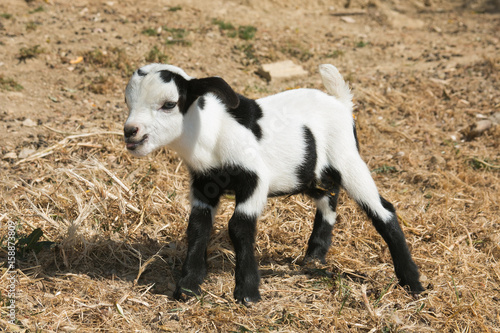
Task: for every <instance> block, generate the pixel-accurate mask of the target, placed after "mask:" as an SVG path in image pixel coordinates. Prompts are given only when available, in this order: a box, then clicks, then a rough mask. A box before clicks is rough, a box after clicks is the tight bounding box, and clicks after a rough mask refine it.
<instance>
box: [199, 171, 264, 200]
mask: <svg viewBox="0 0 500 333" xmlns="http://www.w3.org/2000/svg"><path fill="white" fill-rule="evenodd" d="M190 174H191V187H192V190H193V196H194V197H195V198H196V199H197V200H200V201H201V202H204V203H206V204H208V205H210V206H212V207H215V206H217V204H218V202H219V198H220V196H221V195H222V194H224V193H225V192H227V191H231V192H234V193H235V196H236V203H237V204H238V203H240V202H245V201H246V200H247V199H248V198H249V197H250V196H251V195H252V194H253V192H254V190H255V188H256V187H257V184H258V180H259V178H258V176H257V174H256V173H255V172H253V171H250V170H248V169H246V168H244V167H242V166H237V165H228V166H224V167H222V168H213V169H210V170H207V171H204V172H199V171H193V170H190Z"/></svg>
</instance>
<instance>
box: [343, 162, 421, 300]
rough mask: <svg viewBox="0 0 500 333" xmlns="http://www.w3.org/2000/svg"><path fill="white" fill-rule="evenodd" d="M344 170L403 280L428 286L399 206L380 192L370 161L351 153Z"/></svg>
mask: <svg viewBox="0 0 500 333" xmlns="http://www.w3.org/2000/svg"><path fill="white" fill-rule="evenodd" d="M340 173H341V177H342V181H341V184H342V187H344V188H345V190H346V191H347V193H348V194H349V195H350V196H351V197H352V198H353V199H354V200H356V202H357V203H358V204H359V205H360V206H361V207H362V208H363V210H364V211H365V212H366V213H367V214H368V216H369V217H370V219H371V220H372V223H373V225H374V226H375V229H376V230H377V231H378V233H379V234H380V235H381V236H382V238H383V239H384V240H385V242H386V243H387V245H388V247H389V251H390V253H391V257H392V261H393V263H394V270H395V272H396V276H397V277H398V279H399V284H400V285H402V286H408V287H409V288H410V291H411V292H412V293H420V292H422V291H423V290H424V288H423V287H422V285H421V284H420V281H419V272H418V267H417V265H416V264H415V262H414V261H413V259H412V257H411V254H410V250H409V249H408V245H407V244H406V239H405V236H404V234H403V231H402V230H401V227H400V226H399V222H398V218H397V215H396V210H395V209H394V206H393V205H392V204H391V203H390V202H388V201H387V200H385V199H384V198H382V197H381V196H380V195H379V193H378V190H377V188H376V186H375V182H374V181H373V179H372V177H371V175H370V171H369V170H368V167H367V166H366V164H365V163H364V162H363V160H362V159H361V157H359V155H357V156H351V158H350V159H349V163H348V167H345V168H343V170H342V171H341V172H340Z"/></svg>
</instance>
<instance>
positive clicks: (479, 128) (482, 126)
mask: <svg viewBox="0 0 500 333" xmlns="http://www.w3.org/2000/svg"><path fill="white" fill-rule="evenodd" d="M492 126H493V121H491V120H490V119H484V120H479V121H478V122H476V123H475V124H473V125H472V126H470V128H469V131H468V132H467V133H466V134H465V136H466V138H467V140H472V139H474V138H475V137H477V136H480V135H481V134H483V133H484V132H485V131H487V130H489V129H490V128H491V127H492Z"/></svg>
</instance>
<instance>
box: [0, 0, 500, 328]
mask: <svg viewBox="0 0 500 333" xmlns="http://www.w3.org/2000/svg"><path fill="white" fill-rule="evenodd" d="M499 10H500V5H499V2H498V1H495V0H493V1H465V0H464V1H443V0H426V1H424V0H422V1H417V0H412V1H402V0H401V1H400V0H392V1H385V0H371V1H363V0H352V1H347V0H342V1H340V0H331V1H328V0H310V1H307V2H305V1H298V0H291V1H285V0H273V1H265V0H256V1H249V0H226V1H223V0H215V1H210V2H209V1H201V0H187V1H153V0H146V1H141V2H134V1H130V0H126V1H115V0H112V1H92V0H76V1H67V2H66V1H57V0H47V1H40V0H30V1H22V0H2V1H1V2H0V142H1V145H0V199H1V201H0V221H1V226H2V227H1V229H0V242H1V244H0V276H1V285H0V292H1V294H0V304H1V306H2V308H1V310H0V330H5V331H12V332H70V331H71V332H101V331H102V332H161V331H172V332H209V331H213V332H215V331H217V332H219V331H221V332H270V331H278V332H358V331H359V332H500V266H499V263H498V262H499V260H500V231H499V230H500V217H499V215H500V214H499V213H500V212H499V191H500V182H499V178H500V174H499V169H500V154H499V151H500V149H499V138H500V126H499V125H498V122H499V121H500V119H499V118H500V116H499V112H500V75H499V69H500V51H499V48H500V41H499V38H500V14H499ZM288 59H289V60H292V61H293V62H294V63H296V64H299V65H301V66H302V67H303V68H304V69H305V70H306V71H308V73H309V75H307V76H302V77H296V78H292V79H289V80H281V81H275V80H271V81H270V82H267V81H266V80H264V79H263V78H262V77H259V76H258V75H257V74H256V71H257V69H258V68H259V67H260V66H261V65H262V64H266V63H271V62H275V61H280V60H288ZM149 62H168V63H171V64H174V65H177V66H179V67H182V68H183V69H184V70H185V71H186V72H187V73H188V74H189V75H191V76H195V77H203V76H212V75H218V76H221V77H223V78H224V79H226V81H227V82H228V83H230V84H231V85H232V86H233V88H234V89H235V90H236V91H238V92H240V93H243V94H245V95H247V96H249V97H252V98H258V97H263V96H266V95H269V94H272V93H276V92H279V91H282V90H285V89H293V88H297V87H311V88H318V89H323V88H322V85H321V80H320V77H319V74H318V70H317V66H318V65H319V64H322V63H332V64H334V65H335V66H337V67H338V68H339V70H340V72H341V73H342V74H343V75H344V77H345V78H346V80H348V81H349V84H350V86H351V87H352V90H353V93H354V98H355V104H356V107H355V116H356V121H357V129H358V136H359V139H360V145H361V153H362V156H363V158H364V159H365V161H366V162H367V163H368V165H369V167H370V169H371V170H372V175H373V177H374V179H375V181H376V183H377V185H378V187H379V190H380V192H381V194H382V195H383V196H384V197H386V198H387V199H389V200H390V201H391V202H393V203H394V205H395V206H396V208H397V210H398V214H399V217H400V221H401V225H402V228H403V230H404V232H405V234H406V236H407V240H408V243H409V245H410V248H411V251H412V253H413V256H414V259H415V261H416V263H417V265H418V266H419V267H420V269H421V274H422V277H421V280H422V282H423V285H424V287H425V288H426V292H424V293H423V294H422V295H420V296H417V297H414V296H412V295H410V294H408V293H407V292H406V291H405V290H404V289H402V288H401V287H399V286H398V285H397V282H396V281H395V276H394V272H393V267H392V262H391V258H390V254H389V251H388V249H387V246H386V245H385V243H384V242H383V241H382V239H381V237H380V236H379V235H378V234H377V233H376V231H375V230H374V228H373V227H372V226H371V223H370V221H369V220H368V219H367V217H366V215H364V213H362V211H361V210H360V209H359V208H358V207H357V206H356V205H355V203H354V202H353V201H352V200H351V199H349V198H348V197H347V196H346V195H345V194H344V193H342V194H341V196H340V204H339V208H338V216H339V217H338V220H337V224H336V227H335V229H334V233H333V243H332V247H331V250H330V252H329V254H328V255H327V264H326V265H316V266H311V265H310V266H303V265H302V264H301V261H302V259H303V256H304V252H305V248H306V245H307V243H306V242H307V239H308V236H309V234H310V232H311V230H312V222H313V217H314V205H313V203H312V202H311V201H310V200H309V199H308V198H306V197H302V196H294V197H287V198H275V199H271V200H269V204H268V207H267V209H266V210H265V212H264V214H263V216H262V217H261V218H260V220H259V226H258V230H259V231H258V236H257V241H256V255H257V258H258V261H259V264H260V269H261V276H262V282H261V293H262V296H263V299H262V301H261V302H259V303H257V304H253V305H252V306H250V307H245V306H243V305H240V304H236V303H235V302H234V300H233V297H232V291H233V288H234V278H233V273H234V259H235V258H234V253H233V249H232V246H231V243H230V241H229V237H228V234H227V228H226V226H227V220H228V219H229V217H230V216H231V212H232V209H233V208H234V202H233V201H232V200H231V198H230V197H228V198H226V199H225V200H224V202H223V203H222V205H221V207H220V210H219V212H218V215H217V216H216V223H215V225H214V230H213V235H212V241H211V243H210V245H209V250H208V257H209V266H210V268H209V274H208V276H207V279H206V281H205V283H204V284H203V286H202V289H203V294H202V295H201V296H199V297H195V298H192V299H190V300H188V301H186V302H177V301H175V300H174V299H173V298H172V293H173V290H174V287H175V282H176V281H177V279H178V278H179V275H180V267H181V263H182V259H183V257H184V255H185V251H186V240H185V236H184V234H185V230H186V226H187V217H188V214H189V201H188V186H189V180H188V178H187V172H186V169H185V167H184V165H183V164H182V162H181V161H180V159H179V158H178V156H177V155H176V154H175V153H173V152H170V151H168V150H160V151H158V152H156V153H154V154H152V156H149V157H146V158H143V159H136V158H133V157H131V156H130V155H129V154H127V152H126V151H125V149H124V144H123V142H122V140H123V139H122V126H123V123H124V121H125V119H126V116H127V110H126V106H125V103H124V95H123V91H124V87H125V85H126V83H127V81H128V78H129V76H130V75H131V73H132V72H133V71H134V70H135V69H136V68H138V67H140V66H141V65H144V64H146V63H149ZM9 227H11V229H15V243H16V250H17V251H18V252H17V257H16V260H15V262H14V263H13V268H14V269H12V268H11V269H9V265H8V264H9V262H10V260H9V259H8V252H9V238H8V236H9V235H11V234H9V233H8V230H9ZM42 234H43V235H42ZM12 276H14V277H15V278H16V281H17V282H16V285H15V321H14V322H13V323H9V320H10V317H9V313H10V308H11V305H12V304H13V302H12V299H11V297H10V296H9V291H11V290H10V289H9V286H10V284H9V281H10V280H9V279H8V278H9V277H12Z"/></svg>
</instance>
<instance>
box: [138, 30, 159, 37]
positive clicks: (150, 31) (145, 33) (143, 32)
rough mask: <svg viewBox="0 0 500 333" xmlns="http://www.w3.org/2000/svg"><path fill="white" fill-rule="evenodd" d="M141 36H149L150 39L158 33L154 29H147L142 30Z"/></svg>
mask: <svg viewBox="0 0 500 333" xmlns="http://www.w3.org/2000/svg"><path fill="white" fill-rule="evenodd" d="M141 33H142V34H143V35H146V36H150V37H156V36H158V32H157V30H156V29H154V28H147V29H144V30H142V32H141Z"/></svg>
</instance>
